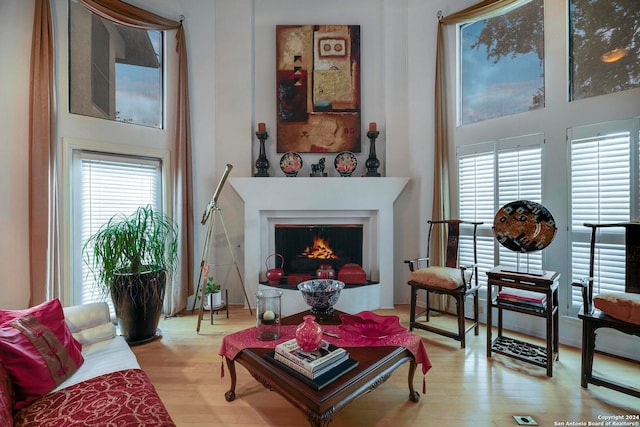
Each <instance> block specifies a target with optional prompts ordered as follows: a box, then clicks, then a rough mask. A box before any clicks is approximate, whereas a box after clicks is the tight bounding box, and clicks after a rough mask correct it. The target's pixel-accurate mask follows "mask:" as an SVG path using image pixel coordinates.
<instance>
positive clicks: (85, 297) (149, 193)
mask: <svg viewBox="0 0 640 427" xmlns="http://www.w3.org/2000/svg"><path fill="white" fill-rule="evenodd" d="M162 188H163V186H162V160H160V159H156V158H143V157H138V156H122V155H115V154H106V153H98V152H93V151H85V150H75V151H74V152H73V182H72V192H73V196H72V197H73V213H72V215H73V226H72V227H73V229H72V235H73V241H74V242H73V243H74V244H73V281H72V282H73V284H74V285H73V286H74V289H73V290H72V292H73V303H74V304H85V303H89V302H94V301H102V300H103V299H104V298H103V297H104V296H103V295H102V293H101V292H100V290H99V289H98V288H97V287H96V283H95V280H94V277H93V273H92V272H91V271H90V270H89V268H88V267H87V265H86V263H85V262H84V259H83V256H84V255H83V253H82V248H83V246H84V243H85V242H86V241H87V239H88V238H89V237H90V236H91V235H92V234H93V233H95V232H96V231H98V229H99V228H100V226H102V224H104V223H105V222H106V221H108V220H109V218H111V217H112V216H113V215H115V214H118V213H122V214H125V215H129V214H131V213H133V212H134V211H135V210H136V209H137V208H138V207H139V206H146V205H151V206H152V207H153V208H154V209H156V210H158V211H161V210H162V205H163V197H162V195H163V192H162ZM107 300H108V302H109V304H111V301H110V299H108V298H107Z"/></svg>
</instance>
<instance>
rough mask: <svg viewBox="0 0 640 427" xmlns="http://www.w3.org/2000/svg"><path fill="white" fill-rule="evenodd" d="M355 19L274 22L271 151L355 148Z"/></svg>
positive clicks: (357, 34) (357, 43) (357, 74)
mask: <svg viewBox="0 0 640 427" xmlns="http://www.w3.org/2000/svg"><path fill="white" fill-rule="evenodd" d="M360 64H361V59H360V26H359V25H277V26H276V104H277V141H276V151H277V152H278V153H285V152H289V151H295V152H298V153H339V152H342V151H351V152H356V153H359V152H361V150H362V143H361V124H360V122H361V93H360V91H361V89H360V87H361V83H360V67H361V65H360Z"/></svg>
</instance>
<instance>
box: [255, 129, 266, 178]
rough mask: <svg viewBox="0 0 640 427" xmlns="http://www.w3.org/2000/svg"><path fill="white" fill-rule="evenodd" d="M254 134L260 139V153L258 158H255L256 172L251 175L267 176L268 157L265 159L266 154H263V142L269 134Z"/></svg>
mask: <svg viewBox="0 0 640 427" xmlns="http://www.w3.org/2000/svg"><path fill="white" fill-rule="evenodd" d="M256 136H257V137H258V139H259V140H260V154H259V155H258V159H257V160H256V169H257V172H256V173H254V174H253V176H269V172H267V169H269V159H267V155H266V154H265V149H264V142H265V141H266V140H267V138H269V134H268V133H267V132H266V131H264V132H260V131H258V132H256Z"/></svg>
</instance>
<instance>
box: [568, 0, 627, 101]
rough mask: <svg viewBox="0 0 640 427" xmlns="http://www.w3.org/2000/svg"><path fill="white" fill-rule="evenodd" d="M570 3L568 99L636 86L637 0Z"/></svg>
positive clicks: (589, 0)
mask: <svg viewBox="0 0 640 427" xmlns="http://www.w3.org/2000/svg"><path fill="white" fill-rule="evenodd" d="M570 5H571V31H570V55H569V58H570V61H571V85H570V88H571V89H570V90H571V99H572V100H578V99H583V98H589V97H592V96H597V95H604V94H608V93H614V92H620V91H623V90H627V89H632V88H635V87H640V1H638V0H571V2H570Z"/></svg>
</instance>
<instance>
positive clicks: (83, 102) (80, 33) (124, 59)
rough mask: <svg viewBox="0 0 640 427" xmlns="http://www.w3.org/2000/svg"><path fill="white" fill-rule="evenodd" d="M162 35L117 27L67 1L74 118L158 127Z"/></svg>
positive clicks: (161, 75) (160, 33)
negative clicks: (85, 117)
mask: <svg viewBox="0 0 640 427" xmlns="http://www.w3.org/2000/svg"><path fill="white" fill-rule="evenodd" d="M162 44H163V43H162V32H161V31H146V30H141V29H136V28H130V27H126V26H124V25H118V24H115V23H113V22H110V21H107V20H105V19H102V18H100V17H98V16H96V15H94V14H93V13H91V12H90V11H89V10H87V9H86V8H85V7H84V6H82V4H80V3H78V2H77V0H69V107H70V111H71V112H72V113H74V114H81V115H85V116H91V117H98V118H102V119H109V120H117V121H120V122H126V123H134V124H138V125H144V126H150V127H157V128H159V127H162V116H163V111H162V106H163V103H162V79H163V70H162V61H163V55H162V49H163V47H162Z"/></svg>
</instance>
